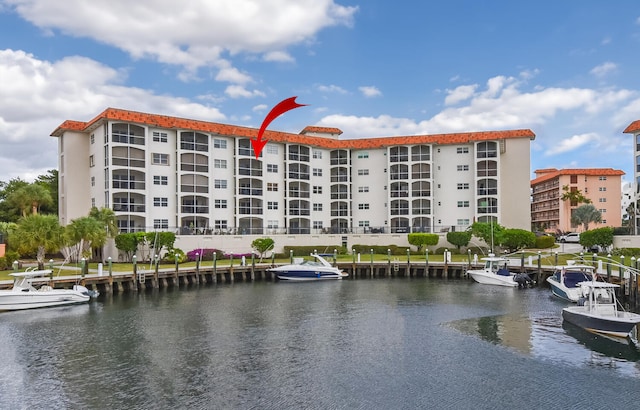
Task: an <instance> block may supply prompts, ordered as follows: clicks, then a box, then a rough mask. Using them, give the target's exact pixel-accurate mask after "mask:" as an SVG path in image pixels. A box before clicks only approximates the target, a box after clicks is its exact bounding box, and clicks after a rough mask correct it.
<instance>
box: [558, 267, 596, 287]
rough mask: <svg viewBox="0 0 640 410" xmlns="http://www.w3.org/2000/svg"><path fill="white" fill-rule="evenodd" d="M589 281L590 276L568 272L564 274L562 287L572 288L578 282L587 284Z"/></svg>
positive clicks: (573, 271)
mask: <svg viewBox="0 0 640 410" xmlns="http://www.w3.org/2000/svg"><path fill="white" fill-rule="evenodd" d="M590 280H591V274H589V273H587V272H583V271H575V270H568V271H566V272H565V273H564V285H565V286H566V287H568V288H573V287H575V286H577V285H578V283H580V282H588V281H590Z"/></svg>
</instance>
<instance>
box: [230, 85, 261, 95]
mask: <svg viewBox="0 0 640 410" xmlns="http://www.w3.org/2000/svg"><path fill="white" fill-rule="evenodd" d="M224 93H225V94H227V95H228V96H229V97H231V98H254V97H264V96H265V94H264V93H263V92H262V91H259V90H247V89H246V88H245V87H243V86H241V85H230V86H227V88H226V89H225V90H224Z"/></svg>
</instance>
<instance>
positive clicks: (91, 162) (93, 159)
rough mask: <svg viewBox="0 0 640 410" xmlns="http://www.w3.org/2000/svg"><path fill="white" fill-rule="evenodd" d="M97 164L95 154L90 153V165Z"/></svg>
mask: <svg viewBox="0 0 640 410" xmlns="http://www.w3.org/2000/svg"><path fill="white" fill-rule="evenodd" d="M95 165H96V163H95V158H94V156H93V155H89V166H90V167H93V166H95Z"/></svg>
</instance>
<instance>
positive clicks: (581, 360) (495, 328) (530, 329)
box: [448, 312, 640, 377]
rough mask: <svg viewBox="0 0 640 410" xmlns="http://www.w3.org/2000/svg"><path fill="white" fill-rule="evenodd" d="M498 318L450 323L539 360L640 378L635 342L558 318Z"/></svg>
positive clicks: (468, 332) (487, 317)
mask: <svg viewBox="0 0 640 410" xmlns="http://www.w3.org/2000/svg"><path fill="white" fill-rule="evenodd" d="M542 313H543V314H542V315H536V313H535V312H534V313H530V314H528V315H525V314H523V315H497V316H484V317H479V318H473V319H463V320H458V321H453V322H450V323H448V325H449V326H451V327H452V328H454V329H456V330H458V331H460V332H462V333H465V334H467V335H472V336H477V337H479V338H480V339H482V340H484V341H487V342H490V343H493V344H496V345H502V346H505V347H507V348H510V349H514V350H516V351H518V352H520V353H523V354H526V355H528V356H531V357H535V358H537V359H542V360H549V361H553V362H559V363H564V364H567V365H570V366H575V367H609V368H616V369H618V370H619V371H620V372H621V373H622V374H627V375H633V376H636V377H639V376H640V368H639V366H640V363H639V362H640V350H639V349H638V346H637V344H636V342H635V341H633V340H631V339H629V340H625V339H612V338H609V337H606V336H602V335H598V334H594V333H590V332H587V331H585V330H584V329H582V328H579V327H577V326H574V325H572V324H570V323H566V322H563V321H562V318H560V317H559V316H558V315H545V314H544V312H542Z"/></svg>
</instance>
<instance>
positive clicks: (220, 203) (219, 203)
mask: <svg viewBox="0 0 640 410" xmlns="http://www.w3.org/2000/svg"><path fill="white" fill-rule="evenodd" d="M213 204H214V207H215V208H217V209H227V200H226V199H216V200H215V201H213Z"/></svg>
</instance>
